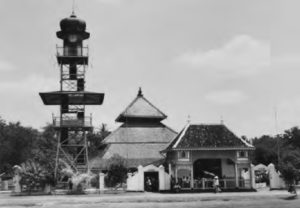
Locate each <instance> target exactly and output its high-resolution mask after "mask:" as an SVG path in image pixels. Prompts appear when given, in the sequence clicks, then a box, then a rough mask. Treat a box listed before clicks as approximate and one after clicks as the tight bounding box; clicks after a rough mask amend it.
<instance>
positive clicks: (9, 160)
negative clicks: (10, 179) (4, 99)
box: [0, 119, 38, 173]
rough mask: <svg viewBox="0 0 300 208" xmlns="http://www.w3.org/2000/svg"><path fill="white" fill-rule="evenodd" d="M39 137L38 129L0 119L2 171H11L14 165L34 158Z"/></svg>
mask: <svg viewBox="0 0 300 208" xmlns="http://www.w3.org/2000/svg"><path fill="white" fill-rule="evenodd" d="M37 138H38V131H37V130H35V129H32V128H29V127H23V126H21V124H20V123H19V122H17V123H8V124H7V123H6V122H5V121H4V120H2V119H0V173H1V172H11V171H12V167H13V166H14V165H16V164H21V163H23V162H25V161H26V160H28V159H29V158H32V157H33V152H32V149H34V146H35V142H36V141H37Z"/></svg>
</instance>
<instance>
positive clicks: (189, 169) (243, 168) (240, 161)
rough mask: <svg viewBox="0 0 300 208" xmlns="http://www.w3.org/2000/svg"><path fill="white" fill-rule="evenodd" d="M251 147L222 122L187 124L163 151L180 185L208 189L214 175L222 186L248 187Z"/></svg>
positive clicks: (249, 186)
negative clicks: (215, 123) (214, 123)
mask: <svg viewBox="0 0 300 208" xmlns="http://www.w3.org/2000/svg"><path fill="white" fill-rule="evenodd" d="M253 150H254V147H253V146H252V145H251V144H249V143H247V142H246V141H244V140H243V139H241V138H239V137H237V136H236V135H235V134H234V133H232V132H231V131H230V130H229V129H228V128H227V127H226V126H225V125H223V124H217V125H206V124H204V125H203V124H201V125H196V124H188V125H187V126H186V127H184V128H183V130H182V131H181V132H180V133H179V134H178V135H177V136H176V138H175V139H174V140H173V141H172V142H171V143H170V145H169V146H168V147H167V148H166V149H165V150H164V151H163V152H164V153H166V161H167V163H169V170H170V173H171V175H172V177H173V178H175V181H176V183H178V184H179V185H180V186H181V188H182V189H211V188H212V187H213V178H214V177H215V176H218V177H219V181H220V186H221V188H223V189H235V188H247V189H250V188H253V182H252V179H254V174H253V171H252V170H251V160H250V158H249V153H250V151H253Z"/></svg>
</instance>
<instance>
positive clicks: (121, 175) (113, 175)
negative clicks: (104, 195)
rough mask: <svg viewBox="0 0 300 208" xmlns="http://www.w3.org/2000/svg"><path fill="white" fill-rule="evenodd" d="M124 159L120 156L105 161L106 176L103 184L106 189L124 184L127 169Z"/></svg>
mask: <svg viewBox="0 0 300 208" xmlns="http://www.w3.org/2000/svg"><path fill="white" fill-rule="evenodd" d="M125 163H126V162H125V159H124V158H123V157H121V156H120V155H117V154H115V155H113V156H112V157H111V158H110V159H109V160H108V161H107V170H108V172H107V176H106V177H105V182H106V185H107V186H108V187H116V186H117V185H119V184H121V186H122V183H124V182H125V180H126V178H127V168H126V165H125Z"/></svg>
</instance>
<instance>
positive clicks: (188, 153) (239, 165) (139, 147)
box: [90, 89, 254, 191]
mask: <svg viewBox="0 0 300 208" xmlns="http://www.w3.org/2000/svg"><path fill="white" fill-rule="evenodd" d="M166 118H167V115H165V114H164V113H163V112H162V111H160V110H159V109H158V108H157V107H156V106H155V105H153V104H152V103H151V102H150V101H149V100H148V99H147V98H146V97H145V96H144V95H143V93H142V90H141V89H139V91H138V94H137V96H136V98H135V99H134V100H133V101H132V102H131V103H130V104H129V105H128V106H127V107H126V108H125V110H124V111H123V112H122V113H120V115H119V116H118V117H117V118H116V122H120V123H121V125H120V127H118V128H117V129H116V130H115V131H113V132H112V133H111V134H110V135H109V136H107V137H106V138H105V140H104V143H105V148H104V149H103V151H102V152H101V153H100V154H99V156H98V157H96V158H93V159H92V160H91V161H90V165H91V166H92V167H94V168H95V169H97V170H100V171H103V170H105V168H106V166H105V165H106V161H107V159H109V158H110V157H112V156H113V155H115V154H118V155H120V156H121V157H123V158H124V159H125V160H126V164H127V167H128V168H129V169H131V170H134V171H135V173H133V174H130V175H129V179H128V180H127V183H128V184H127V185H128V189H129V190H134V191H144V190H145V180H146V178H149V177H150V178H152V179H153V181H156V182H157V185H156V191H164V190H169V189H171V186H172V184H171V180H173V181H174V182H175V183H177V184H179V185H180V187H181V188H182V189H187V190H188V189H200V190H206V189H211V188H212V183H213V178H214V177H215V176H218V177H219V178H220V184H221V187H222V189H236V188H239V189H251V188H253V180H252V179H253V178H254V174H253V173H252V172H253V171H252V167H251V160H250V158H249V155H250V152H251V151H253V150H254V147H253V146H252V145H250V144H249V143H247V142H246V141H244V140H243V139H241V138H239V137H237V136H236V135H235V134H234V133H233V132H231V131H230V130H229V129H228V128H227V127H226V126H225V125H224V124H191V123H189V124H187V125H186V126H185V127H184V128H183V129H182V130H181V131H180V132H179V133H177V132H176V131H174V130H172V129H171V128H170V127H168V126H166V125H165V124H163V123H162V121H163V120H164V119H166Z"/></svg>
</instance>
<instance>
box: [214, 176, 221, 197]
mask: <svg viewBox="0 0 300 208" xmlns="http://www.w3.org/2000/svg"><path fill="white" fill-rule="evenodd" d="M214 189H215V193H219V192H220V191H221V189H220V182H219V177H218V176H215V177H214Z"/></svg>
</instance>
